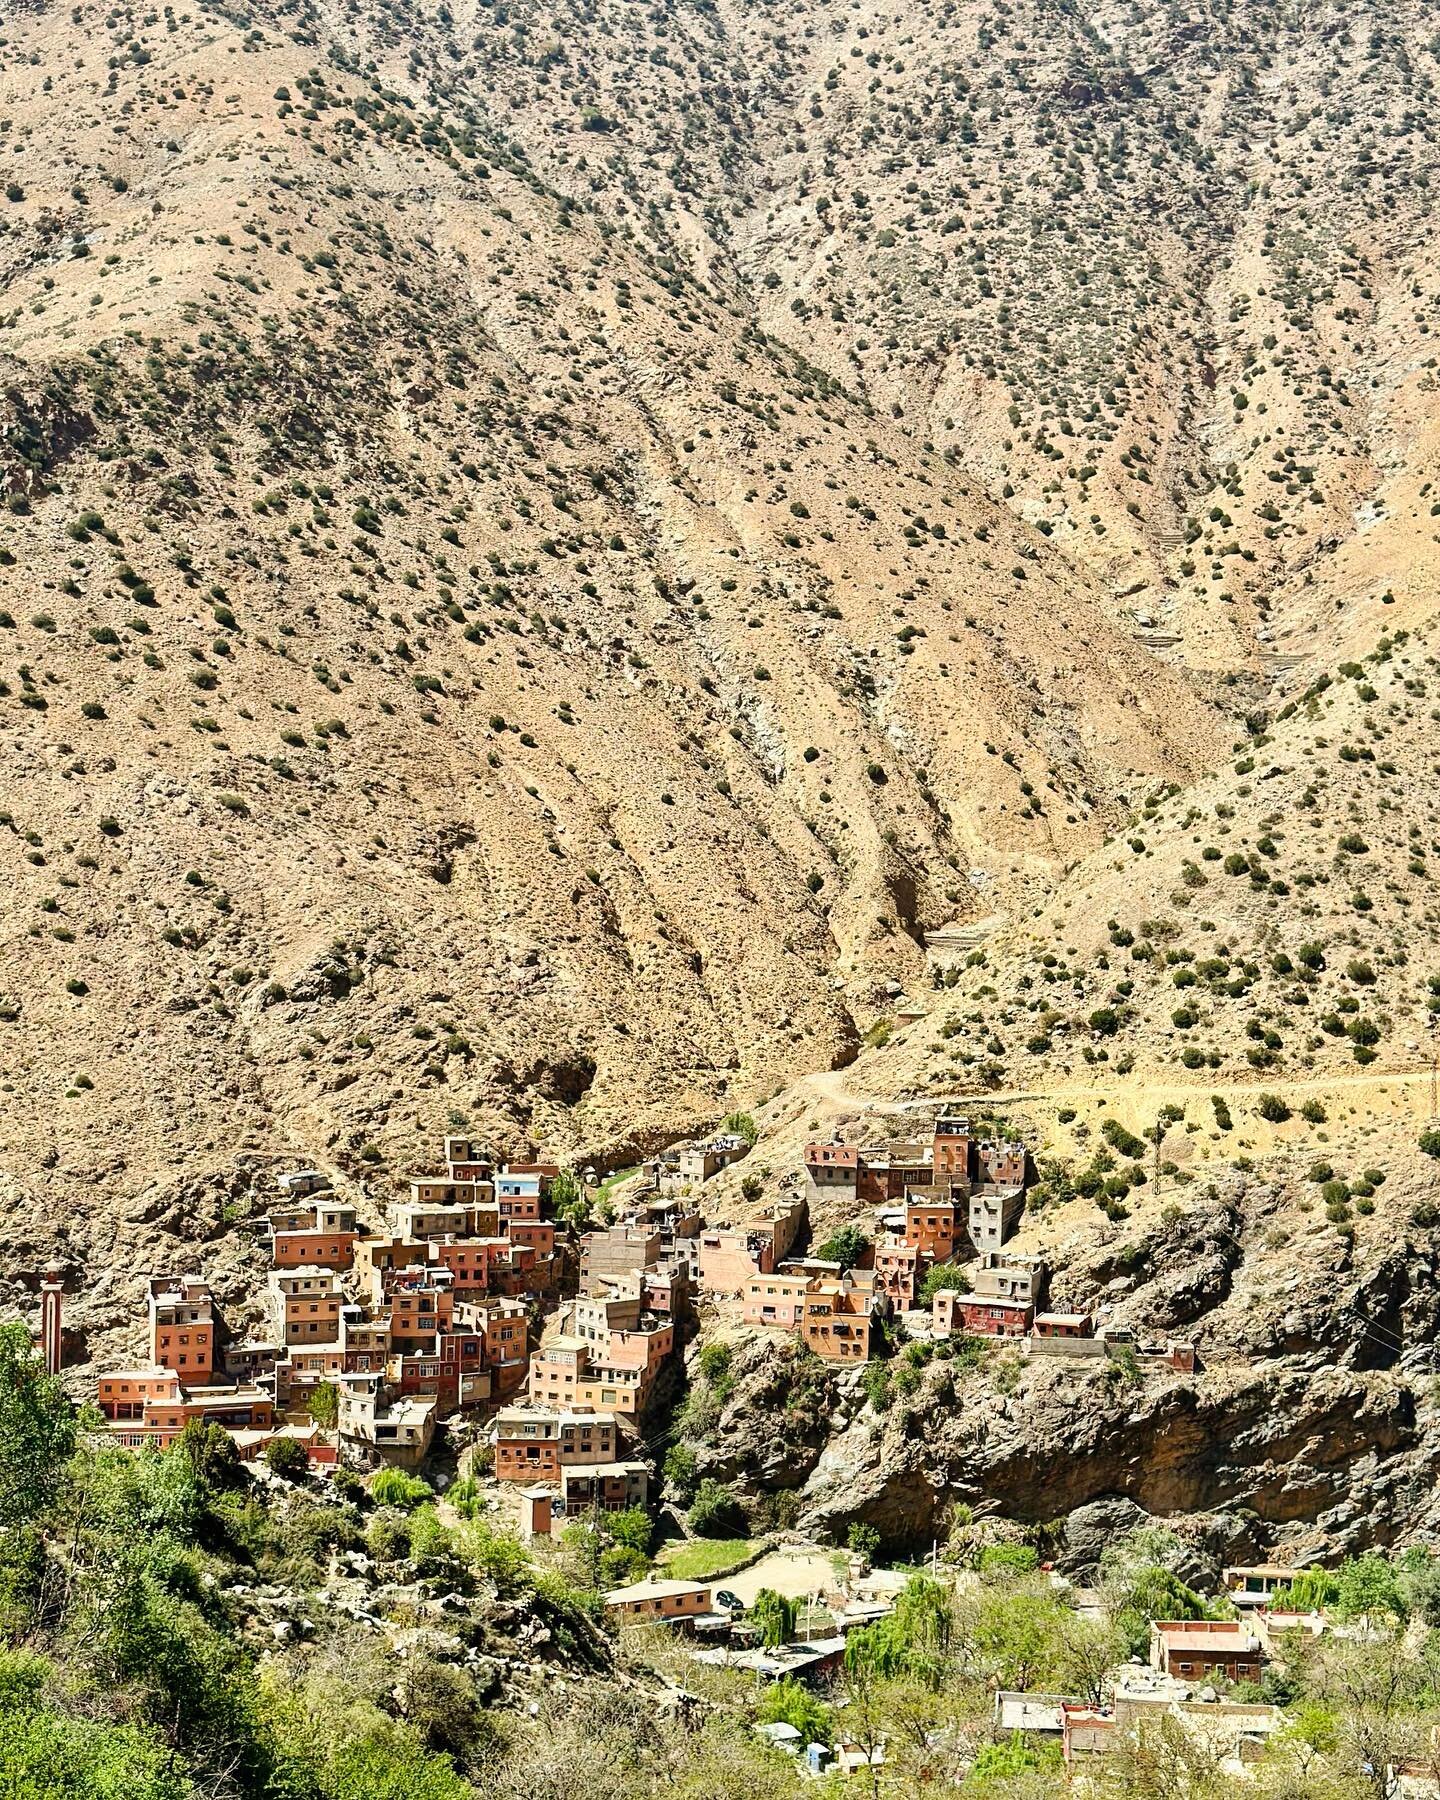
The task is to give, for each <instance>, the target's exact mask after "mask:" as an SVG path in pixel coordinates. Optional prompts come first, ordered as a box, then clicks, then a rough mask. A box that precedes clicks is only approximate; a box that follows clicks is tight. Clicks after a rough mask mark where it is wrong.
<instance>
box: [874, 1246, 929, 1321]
mask: <svg viewBox="0 0 1440 1800" xmlns="http://www.w3.org/2000/svg"><path fill="white" fill-rule="evenodd" d="M923 1255H924V1253H923V1252H922V1251H921V1249H920V1247H919V1246H918V1245H917V1244H911V1243H904V1242H901V1241H900V1240H898V1239H895V1238H884V1239H882V1240H881V1241H880V1242H879V1243H878V1244H876V1246H875V1288H876V1291H877V1293H881V1294H884V1295H885V1297H886V1299H888V1300H889V1301H891V1303H892V1304H893V1305H895V1306H897V1307H899V1308H900V1309H901V1311H902V1312H908V1311H909V1310H910V1308H911V1307H913V1306H914V1304H915V1295H916V1291H917V1289H918V1287H919V1278H920V1263H921V1259H922V1257H923Z"/></svg>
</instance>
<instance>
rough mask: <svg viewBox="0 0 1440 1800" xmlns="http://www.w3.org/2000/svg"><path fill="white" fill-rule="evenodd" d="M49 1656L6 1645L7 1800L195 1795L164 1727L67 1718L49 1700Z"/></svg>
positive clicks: (2, 1724) (3, 1749)
mask: <svg viewBox="0 0 1440 1800" xmlns="http://www.w3.org/2000/svg"><path fill="white" fill-rule="evenodd" d="M50 1677H51V1670H50V1666H49V1664H48V1663H46V1662H44V1661H42V1660H41V1659H40V1658H39V1657H36V1656H29V1655H23V1654H22V1655H7V1654H5V1653H4V1652H0V1793H3V1794H4V1796H5V1800H191V1797H192V1796H193V1795H194V1792H195V1789H194V1787H193V1786H192V1784H191V1782H190V1779H189V1776H188V1775H187V1774H186V1773H185V1771H184V1769H183V1768H182V1767H180V1766H178V1765H177V1762H176V1758H175V1755H174V1752H173V1751H172V1749H171V1748H170V1746H169V1745H167V1744H166V1743H165V1741H164V1739H163V1738H162V1737H161V1736H160V1734H159V1732H152V1731H151V1730H149V1729H148V1728H146V1727H144V1726H141V1725H134V1724H119V1725H113V1724H107V1723H104V1722H101V1721H95V1720H90V1719H69V1718H64V1717H62V1716H61V1715H59V1714H57V1713H56V1712H54V1711H52V1710H51V1709H50V1707H49V1706H47V1704H46V1702H45V1688H46V1685H47V1683H48V1682H49V1680H50Z"/></svg>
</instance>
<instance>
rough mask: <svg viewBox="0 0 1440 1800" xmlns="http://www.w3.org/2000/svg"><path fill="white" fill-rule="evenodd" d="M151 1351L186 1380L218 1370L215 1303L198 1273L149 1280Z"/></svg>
mask: <svg viewBox="0 0 1440 1800" xmlns="http://www.w3.org/2000/svg"><path fill="white" fill-rule="evenodd" d="M149 1299H150V1353H151V1355H152V1356H153V1358H154V1360H155V1361H156V1363H158V1364H159V1366H160V1367H161V1368H162V1369H174V1370H175V1372H176V1373H177V1374H178V1375H181V1376H183V1377H184V1379H185V1380H186V1381H195V1382H202V1381H208V1380H209V1379H210V1377H211V1376H212V1375H213V1374H214V1373H215V1302H214V1297H213V1296H212V1294H211V1292H210V1284H209V1282H208V1281H202V1280H201V1279H200V1277H199V1276H198V1275H159V1276H156V1277H155V1278H154V1279H153V1280H152V1281H151V1282H150V1289H149Z"/></svg>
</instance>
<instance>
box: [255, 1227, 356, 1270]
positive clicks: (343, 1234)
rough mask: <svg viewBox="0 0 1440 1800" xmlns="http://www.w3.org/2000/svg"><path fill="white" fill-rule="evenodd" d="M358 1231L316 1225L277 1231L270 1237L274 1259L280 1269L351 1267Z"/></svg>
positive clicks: (271, 1256)
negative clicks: (297, 1229)
mask: <svg viewBox="0 0 1440 1800" xmlns="http://www.w3.org/2000/svg"><path fill="white" fill-rule="evenodd" d="M358 1235H359V1234H358V1233H357V1232H355V1231H353V1230H352V1231H327V1230H324V1229H323V1228H321V1227H319V1226H315V1225H310V1226H306V1227H304V1228H302V1229H301V1230H299V1231H277V1232H275V1233H274V1235H273V1236H272V1238H271V1240H270V1259H271V1261H272V1262H273V1263H274V1265H275V1267H276V1268H277V1269H300V1268H313V1269H337V1270H342V1269H348V1268H349V1267H350V1266H351V1264H352V1263H353V1262H354V1260H355V1240H356V1238H357V1236H358Z"/></svg>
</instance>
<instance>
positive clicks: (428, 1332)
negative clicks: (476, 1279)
mask: <svg viewBox="0 0 1440 1800" xmlns="http://www.w3.org/2000/svg"><path fill="white" fill-rule="evenodd" d="M454 1316H455V1296H454V1294H453V1292H452V1291H451V1283H450V1279H449V1271H448V1270H446V1269H407V1270H406V1271H405V1272H404V1273H403V1274H402V1275H401V1276H400V1277H399V1278H398V1279H397V1281H396V1283H395V1286H394V1288H393V1289H392V1291H391V1294H390V1341H391V1343H392V1344H394V1346H395V1347H396V1349H397V1350H398V1349H402V1348H404V1346H405V1345H406V1344H408V1343H410V1342H411V1341H412V1340H415V1339H421V1338H428V1337H433V1336H434V1335H435V1333H436V1332H437V1331H448V1330H449V1329H450V1324H451V1321H452V1319H453V1318H454Z"/></svg>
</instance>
